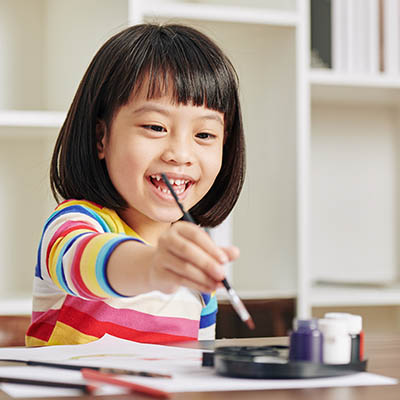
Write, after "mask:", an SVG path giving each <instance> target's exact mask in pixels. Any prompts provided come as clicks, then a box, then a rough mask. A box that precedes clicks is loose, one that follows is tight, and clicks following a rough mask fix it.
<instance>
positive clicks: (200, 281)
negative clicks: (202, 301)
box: [150, 221, 239, 293]
mask: <svg viewBox="0 0 400 400" xmlns="http://www.w3.org/2000/svg"><path fill="white" fill-rule="evenodd" d="M238 256H239V250H238V249H237V248H236V247H234V246H231V247H226V248H221V247H218V246H217V245H216V244H215V243H214V242H213V240H212V239H211V237H210V236H209V235H208V234H207V232H205V231H204V230H203V229H201V228H200V227H198V226H197V225H194V224H192V223H190V222H186V221H178V222H176V223H175V224H173V225H172V226H171V228H169V229H168V230H167V231H166V232H164V233H163V234H162V235H161V236H160V239H159V241H158V244H157V246H156V247H155V248H154V253H153V257H152V260H151V264H150V282H151V286H152V287H154V289H157V290H160V291H162V292H165V293H172V292H174V291H175V290H177V289H178V288H179V287H180V286H186V287H188V288H191V289H195V290H199V291H201V292H205V293H209V292H212V291H214V290H216V289H217V287H219V286H221V281H222V279H224V277H225V273H224V268H223V264H226V263H227V262H229V261H233V260H235V259H236V258H238Z"/></svg>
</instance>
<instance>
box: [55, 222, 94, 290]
mask: <svg viewBox="0 0 400 400" xmlns="http://www.w3.org/2000/svg"><path fill="white" fill-rule="evenodd" d="M83 232H92V231H90V230H87V229H77V230H75V231H72V232H70V233H68V235H66V236H63V237H60V238H58V239H57V240H56V241H55V242H54V244H53V246H52V248H51V250H50V254H49V274H50V277H51V279H52V280H53V282H54V283H55V284H56V285H57V286H58V287H59V288H60V289H61V290H63V291H64V288H63V287H62V286H61V284H60V282H59V280H58V278H57V273H56V268H57V261H58V258H59V255H60V252H61V250H62V248H63V247H64V245H65V244H66V243H67V242H68V241H69V240H70V239H72V238H74V237H75V236H77V235H79V234H80V233H83Z"/></svg>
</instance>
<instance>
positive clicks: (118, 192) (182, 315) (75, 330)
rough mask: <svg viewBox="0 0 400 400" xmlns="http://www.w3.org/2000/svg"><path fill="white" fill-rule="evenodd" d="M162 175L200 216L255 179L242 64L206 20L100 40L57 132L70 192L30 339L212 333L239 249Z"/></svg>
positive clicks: (59, 165) (51, 236)
mask: <svg viewBox="0 0 400 400" xmlns="http://www.w3.org/2000/svg"><path fill="white" fill-rule="evenodd" d="M161 173H165V174H166V175H167V177H168V178H169V180H170V181H171V183H172V184H173V185H174V188H175V191H176V192H177V194H178V196H179V199H180V201H181V202H182V203H183V204H184V206H185V208H186V209H188V210H190V213H191V214H192V216H193V217H194V218H195V219H196V221H197V222H198V223H199V224H200V225H201V226H204V227H213V226H216V225H218V224H220V223H221V222H222V221H223V220H224V219H225V218H226V216H227V215H228V214H229V212H230V211H231V210H232V208H233V206H234V205H235V203H236V201H237V198H238V196H239V193H240V190H241V188H242V184H243V178H244V139H243V128H242V119H241V112H240V104H239V98H238V87H237V76H236V73H235V71H234V68H233V67H232V65H231V63H230V62H229V60H228V59H227V58H226V56H225V55H224V54H223V53H222V51H221V50H220V49H219V48H218V47H217V46H216V45H215V44H214V43H213V42H212V41H211V40H210V39H209V38H207V37H206V36H204V35H203V34H202V33H200V32H198V31H197V30H195V29H193V28H189V27H186V26H182V25H164V26H159V25H153V24H143V25H137V26H133V27H130V28H128V29H125V30H124V31H122V32H120V33H118V34H116V35H115V36H114V37H112V38H111V39H109V40H108V41H107V42H106V43H105V44H104V45H103V46H102V47H101V48H100V50H99V51H98V53H97V54H96V55H95V57H94V59H93V60H92V62H91V64H90V65H89V67H88V70H87V71H86V73H85V75H84V77H83V79H82V81H81V83H80V86H79V88H78V91H77V93H76V95H75V98H74V100H73V102H72V105H71V107H70V109H69V112H68V115H67V118H66V120H65V122H64V125H63V126H62V128H61V131H60V134H59V137H58V139H57V142H56V145H55V149H54V154H53V159H52V163H51V171H50V181H51V188H52V191H53V194H54V197H55V198H56V200H57V201H58V200H60V198H62V199H64V201H63V202H61V203H60V204H59V205H58V207H57V208H56V209H55V211H54V212H53V214H52V215H51V216H50V217H49V219H48V220H47V222H46V224H45V226H44V230H43V234H42V238H41V241H40V245H39V249H38V259H37V266H36V272H35V278H34V289H33V312H32V323H31V325H30V327H29V329H28V332H27V335H26V343H27V345H28V346H34V345H53V344H75V343H86V342H90V341H93V340H96V339H98V338H100V337H101V336H103V335H104V334H105V333H109V334H111V335H114V336H117V337H120V338H124V339H129V340H134V341H138V342H146V343H165V342H170V341H174V340H175V341H176V340H179V341H181V340H193V339H214V337H215V321H216V312H217V303H216V298H215V290H216V288H217V287H219V286H220V285H221V284H220V282H221V280H222V279H223V277H224V272H223V267H222V266H223V264H224V263H226V262H228V261H233V260H235V259H236V258H237V257H238V249H237V248H235V247H233V246H232V247H228V248H220V247H218V246H216V245H215V244H214V243H213V242H212V240H211V239H210V237H209V236H208V235H207V233H206V232H205V231H204V230H202V229H201V228H200V227H199V226H196V225H194V224H191V223H188V222H185V221H179V219H180V218H181V217H182V214H181V212H180V209H179V208H178V207H177V205H176V203H175V202H174V199H173V197H172V195H171V193H170V192H169V191H168V189H167V188H166V186H165V185H164V183H163V181H162V180H161V179H160V178H161ZM210 293H211V294H210Z"/></svg>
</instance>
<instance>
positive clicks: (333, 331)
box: [318, 318, 349, 335]
mask: <svg viewBox="0 0 400 400" xmlns="http://www.w3.org/2000/svg"><path fill="white" fill-rule="evenodd" d="M318 327H319V329H320V331H321V332H322V334H323V335H348V332H349V331H348V326H347V321H345V320H344V319H335V318H322V319H319V320H318Z"/></svg>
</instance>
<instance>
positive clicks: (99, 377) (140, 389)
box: [81, 368, 171, 399]
mask: <svg viewBox="0 0 400 400" xmlns="http://www.w3.org/2000/svg"><path fill="white" fill-rule="evenodd" d="M81 373H82V376H83V377H84V378H85V379H87V380H89V381H97V382H103V383H108V384H110V385H116V386H120V387H126V388H128V389H130V390H131V391H133V392H137V393H142V394H147V395H148V396H151V397H156V398H158V399H169V398H170V397H171V396H170V394H169V393H168V392H164V391H162V390H159V389H155V388H152V387H150V386H144V385H138V384H137V383H132V382H128V381H125V380H123V379H119V378H115V376H114V375H113V374H106V373H104V372H99V371H95V370H93V369H88V368H83V369H81Z"/></svg>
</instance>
